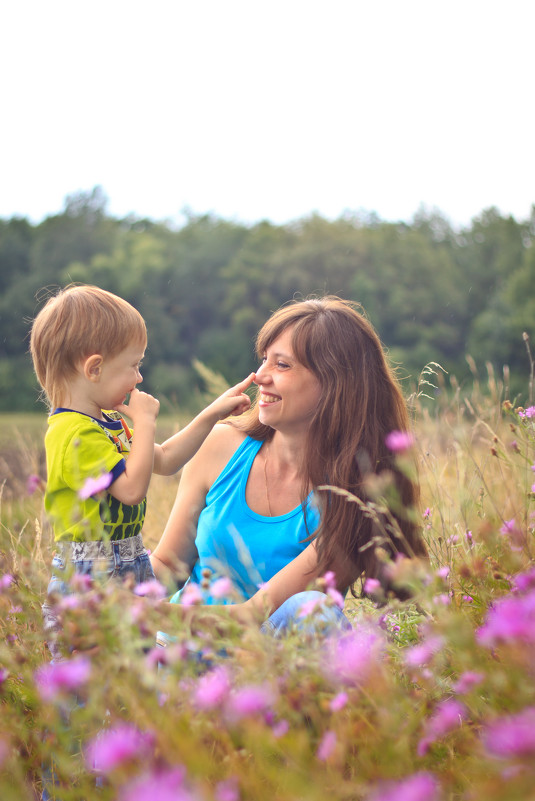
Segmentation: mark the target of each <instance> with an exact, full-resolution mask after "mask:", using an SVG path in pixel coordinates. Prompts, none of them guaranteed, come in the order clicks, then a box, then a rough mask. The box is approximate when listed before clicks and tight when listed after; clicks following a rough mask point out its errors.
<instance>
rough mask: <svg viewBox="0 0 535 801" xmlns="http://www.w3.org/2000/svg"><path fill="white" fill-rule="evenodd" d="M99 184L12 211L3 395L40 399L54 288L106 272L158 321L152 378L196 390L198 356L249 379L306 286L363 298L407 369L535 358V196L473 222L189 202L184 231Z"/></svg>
mask: <svg viewBox="0 0 535 801" xmlns="http://www.w3.org/2000/svg"><path fill="white" fill-rule="evenodd" d="M106 205H107V200H106V197H105V196H104V194H103V192H102V190H101V189H100V188H99V187H96V188H95V189H93V190H92V191H90V192H80V193H77V194H75V195H71V196H69V197H68V198H67V199H66V202H65V208H64V209H63V211H62V212H61V213H60V214H57V215H54V216H52V217H48V218H47V219H45V220H44V221H43V222H42V223H40V224H39V225H32V224H30V223H29V222H28V221H27V220H25V219H20V218H12V219H10V220H0V327H1V328H0V330H1V336H0V384H1V387H2V394H1V400H0V407H1V408H2V409H4V410H10V409H38V408H40V407H39V406H38V405H36V397H37V391H36V385H35V381H34V378H33V375H32V370H31V363H30V359H29V356H28V354H27V348H28V331H29V328H30V325H31V320H32V319H33V317H34V316H35V314H36V312H37V311H38V309H39V308H40V306H41V305H42V303H43V301H44V299H45V298H46V294H47V290H48V289H50V288H53V287H57V286H63V285H65V284H67V283H69V282H71V281H77V282H84V283H95V284H97V285H99V286H102V287H103V288H105V289H109V290H111V291H112V292H116V293H117V294H119V295H122V296H123V297H125V298H127V299H128V300H129V301H131V302H132V303H133V304H134V305H136V307H137V308H139V310H140V311H141V313H142V314H143V316H144V317H145V319H146V321H147V326H148V330H149V348H148V351H147V357H146V369H145V370H144V375H145V386H146V387H147V389H148V390H149V391H153V392H154V393H155V394H157V395H158V396H159V397H161V398H162V399H164V400H165V399H168V400H169V401H171V402H175V401H178V402H179V403H180V404H181V405H187V404H188V403H190V402H191V403H194V402H195V397H196V392H197V390H198V387H199V383H200V381H201V379H200V377H199V375H198V374H197V372H196V371H195V370H194V369H193V367H192V364H193V362H194V360H195V359H198V360H200V361H202V362H203V363H204V364H206V365H207V366H208V367H210V368H212V369H213V370H216V371H218V372H220V373H222V374H223V375H224V376H225V378H226V379H227V380H228V381H235V380H238V379H239V378H240V377H241V376H242V375H244V374H245V373H246V372H248V371H249V370H250V369H252V368H253V367H254V365H255V357H254V352H253V347H254V337H255V334H256V332H257V331H258V329H259V327H260V326H261V324H262V323H263V322H264V320H265V319H266V318H267V316H268V315H269V314H270V313H271V311H273V310H274V309H276V308H278V307H279V306H280V305H281V304H283V303H286V302H287V301H289V300H291V299H292V298H294V297H306V296H307V295H309V294H314V293H315V294H323V293H326V292H328V293H333V294H338V295H340V296H342V297H346V298H351V299H354V300H358V301H360V302H361V303H362V305H363V306H364V308H365V310H366V312H367V314H368V316H369V317H370V319H371V321H372V322H373V324H374V325H375V327H376V328H377V330H378V332H379V334H380V336H381V338H382V340H383V342H384V344H385V345H386V347H387V348H388V350H389V352H390V356H391V358H392V359H393V360H394V361H395V362H396V363H398V364H399V365H400V366H401V368H402V373H404V374H405V375H407V376H412V377H413V379H414V380H416V378H417V376H418V374H419V372H420V370H421V369H422V368H423V367H424V365H425V364H426V363H427V362H429V361H435V362H439V363H440V364H442V365H443V367H444V368H445V369H446V370H448V371H449V372H453V373H455V374H456V375H457V377H458V379H459V380H463V378H464V377H466V376H467V375H468V367H467V363H466V358H465V357H466V354H467V353H470V354H471V355H472V356H473V358H474V359H475V360H476V363H478V364H480V365H481V366H484V364H485V363H486V362H491V363H493V364H494V366H495V368H497V369H498V370H501V368H502V367H503V365H504V364H508V365H510V367H511V369H512V370H513V371H514V372H516V373H518V387H519V389H520V388H523V387H525V386H526V383H527V382H526V381H525V380H524V379H525V376H526V375H527V372H528V369H529V365H528V362H527V355H526V351H525V346H524V344H523V342H522V334H523V332H524V331H526V332H527V333H528V334H530V335H534V334H535V326H534V324H533V321H534V320H535V292H534V291H533V287H534V286H535V247H534V246H533V240H534V237H535V207H534V210H533V213H532V215H531V218H530V219H528V220H524V221H520V222H518V221H516V220H514V219H513V218H512V217H503V216H501V215H500V214H499V213H498V211H497V210H496V209H493V208H491V209H488V210H486V211H484V212H483V213H482V214H481V215H480V216H479V217H477V218H476V219H474V220H473V221H472V223H471V225H470V226H469V227H467V228H465V229H463V230H461V231H454V230H453V229H452V228H451V226H450V225H449V223H448V221H447V220H446V219H445V218H443V217H442V216H441V215H440V214H437V213H433V214H426V213H424V212H419V213H418V214H417V215H415V217H414V219H413V220H412V222H411V223H410V224H406V223H388V222H384V221H381V220H379V219H378V218H377V217H375V216H369V217H357V216H355V217H351V216H345V217H342V218H340V219H338V220H335V221H333V222H329V221H327V220H324V219H322V218H321V217H319V216H317V215H313V216H311V217H307V218H305V219H303V220H300V221H299V222H297V223H294V224H291V225H287V226H275V225H272V224H271V223H268V222H265V221H264V222H259V223H257V224H256V225H253V226H244V225H239V224H236V223H233V222H229V221H225V220H221V219H218V218H216V217H213V216H210V215H201V216H195V215H189V217H188V219H187V222H186V224H185V225H184V226H183V227H182V228H181V229H179V230H174V229H173V228H171V227H169V226H168V225H165V224H163V223H156V222H153V221H151V220H142V219H137V218H133V217H129V218H126V219H114V218H112V217H111V216H109V215H108V214H107V213H106Z"/></svg>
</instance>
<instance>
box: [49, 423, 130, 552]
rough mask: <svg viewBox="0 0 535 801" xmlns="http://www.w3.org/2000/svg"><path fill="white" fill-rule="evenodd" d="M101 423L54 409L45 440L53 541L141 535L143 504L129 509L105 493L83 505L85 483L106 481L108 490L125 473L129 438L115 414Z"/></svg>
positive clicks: (122, 537)
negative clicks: (104, 477) (94, 480)
mask: <svg viewBox="0 0 535 801" xmlns="http://www.w3.org/2000/svg"><path fill="white" fill-rule="evenodd" d="M103 415H104V417H105V419H104V420H97V419H96V418H94V417H90V416H89V415H86V414H82V413H81V412H75V411H72V410H71V409H56V410H55V411H54V412H53V413H52V414H51V415H50V417H49V418H48V431H47V433H46V437H45V448H46V464H47V474H48V479H47V485H46V492H45V510H46V513H47V515H48V517H49V519H50V522H51V524H52V527H53V529H54V539H55V541H56V542H59V541H74V542H81V541H85V540H104V539H105V540H109V539H111V540H121V539H125V538H126V537H133V536H134V535H135V534H139V533H140V532H141V529H142V526H143V521H144V518H145V509H146V499H144V500H143V501H142V502H141V503H139V504H135V505H133V506H129V505H127V504H124V503H121V502H120V501H118V500H117V499H116V498H114V497H113V496H112V495H110V493H109V492H107V491H106V490H105V489H102V490H101V491H97V492H96V493H95V494H92V495H91V496H90V497H89V498H85V499H81V498H80V496H79V493H80V491H81V490H82V491H83V488H84V487H86V489H87V485H86V482H87V481H88V479H99V478H100V477H103V476H105V475H106V474H109V475H108V479H107V480H106V483H107V485H108V486H109V484H111V483H112V482H113V481H115V479H117V478H118V477H119V476H120V475H121V473H123V471H124V470H125V467H126V463H125V457H126V456H127V454H128V452H129V450H130V446H131V442H132V435H131V433H130V430H129V429H128V426H127V425H126V423H125V421H124V420H123V419H122V418H121V417H120V415H119V414H118V413H117V412H105V413H104V412H103Z"/></svg>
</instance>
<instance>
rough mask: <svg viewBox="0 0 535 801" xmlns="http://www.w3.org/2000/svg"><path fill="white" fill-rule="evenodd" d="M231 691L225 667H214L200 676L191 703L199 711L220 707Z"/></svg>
mask: <svg viewBox="0 0 535 801" xmlns="http://www.w3.org/2000/svg"><path fill="white" fill-rule="evenodd" d="M230 690H231V683H230V676H229V673H228V671H227V669H226V668H225V667H216V668H214V669H213V670H211V671H209V672H208V673H205V674H204V676H201V677H200V679H199V680H198V682H197V687H196V688H195V691H194V694H193V701H194V703H195V705H196V706H197V707H198V708H199V709H213V708H214V707H217V706H220V705H221V704H222V703H223V701H224V700H225V699H226V698H227V696H228V694H229V692H230Z"/></svg>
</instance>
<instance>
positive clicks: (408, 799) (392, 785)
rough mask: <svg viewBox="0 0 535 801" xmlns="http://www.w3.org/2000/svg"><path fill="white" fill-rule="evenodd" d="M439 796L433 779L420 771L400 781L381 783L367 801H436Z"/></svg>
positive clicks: (438, 790) (428, 774)
mask: <svg viewBox="0 0 535 801" xmlns="http://www.w3.org/2000/svg"><path fill="white" fill-rule="evenodd" d="M440 795H441V793H440V786H439V784H438V782H437V780H436V779H435V777H434V776H433V775H432V774H431V773H427V772H426V771H421V772H419V773H413V775H412V776H407V778H405V779H401V781H397V782H396V781H390V782H384V783H382V784H381V785H380V786H379V787H378V788H377V790H376V791H375V792H374V793H372V795H371V796H370V797H369V798H368V800H367V801H438V800H439V798H440Z"/></svg>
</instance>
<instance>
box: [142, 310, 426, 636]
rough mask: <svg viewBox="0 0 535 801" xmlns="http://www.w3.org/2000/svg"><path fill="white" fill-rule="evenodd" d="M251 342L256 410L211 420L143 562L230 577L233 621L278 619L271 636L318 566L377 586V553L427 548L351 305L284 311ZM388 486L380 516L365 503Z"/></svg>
mask: <svg viewBox="0 0 535 801" xmlns="http://www.w3.org/2000/svg"><path fill="white" fill-rule="evenodd" d="M256 344H257V353H258V356H259V358H260V359H261V365H260V367H259V369H258V371H257V373H256V378H255V383H256V384H257V386H258V392H257V398H256V402H255V404H254V405H253V407H252V409H251V411H250V412H249V413H247V414H246V415H243V416H242V417H241V418H239V420H237V421H235V422H232V423H227V424H225V425H219V426H216V428H215V429H214V430H213V431H212V433H211V434H210V435H209V436H208V438H207V440H206V442H205V443H204V444H203V446H202V447H201V449H200V450H199V451H198V453H197V454H196V455H195V456H194V458H193V459H192V460H191V461H190V462H189V464H188V465H187V466H186V468H185V469H184V472H183V475H182V479H181V481H180V485H179V489H178V494H177V498H176V501H175V504H174V507H173V510H172V513H171V516H170V518H169V522H168V524H167V526H166V529H165V531H164V534H163V536H162V539H161V541H160V543H159V545H158V546H157V548H156V549H155V551H154V554H153V556H152V564H153V568H154V571H155V573H156V576H157V577H160V578H162V579H163V578H164V576H165V575H166V571H167V570H168V569H171V570H176V567H177V563H183V564H185V565H186V569H187V573H188V574H189V573H191V571H192V570H193V573H192V574H191V578H190V582H189V583H196V584H202V583H203V578H204V584H206V579H205V577H206V573H207V570H209V571H211V573H212V577H218V576H228V577H229V578H230V579H231V580H232V581H233V583H234V586H235V587H236V589H237V591H238V593H239V595H240V598H241V600H240V602H239V603H237V604H236V605H235V606H233V607H230V611H231V613H232V614H233V615H235V616H236V617H238V618H239V619H241V620H243V621H247V620H250V619H254V620H265V619H266V618H267V617H269V616H270V615H273V613H275V615H274V616H273V617H272V618H271V621H270V627H271V628H280V626H284V625H286V623H287V622H288V611H287V608H288V606H290V607H291V613H290V616H291V615H293V614H294V613H295V611H296V602H295V598H294V596H295V595H296V594H297V593H301V592H303V591H304V590H306V589H307V587H308V586H309V585H310V584H311V582H313V580H314V579H315V578H316V577H319V576H322V575H324V574H325V573H326V571H333V573H334V574H335V581H336V587H337V589H338V590H339V591H340V592H341V593H345V592H346V591H347V589H348V588H349V587H352V586H353V584H354V583H355V582H356V581H357V580H358V579H359V578H361V577H363V576H364V575H365V576H366V577H376V578H380V579H381V580H382V581H383V583H384V582H385V581H386V579H385V575H386V573H385V571H384V570H382V569H381V566H382V565H384V561H381V559H380V558H379V556H378V551H377V548H376V545H381V546H382V553H383V559H384V554H385V552H386V553H387V554H389V555H390V556H391V557H393V556H395V554H396V553H403V554H405V555H408V556H414V555H416V556H425V546H424V544H423V541H422V539H421V536H420V532H419V529H418V528H417V526H416V525H415V523H414V522H413V520H414V516H413V515H412V516H411V512H413V510H414V506H415V503H416V500H417V498H416V495H417V490H416V488H415V486H414V485H413V483H412V482H411V481H410V480H409V479H408V478H407V477H406V476H404V474H403V473H401V472H400V471H399V470H398V469H397V467H396V463H395V458H394V455H393V454H392V453H391V452H390V451H389V449H388V447H387V445H386V438H387V435H388V434H389V433H390V432H391V431H402V432H403V431H407V430H408V426H409V421H408V415H407V410H406V406H405V403H404V400H403V397H402V394H401V391H400V389H399V386H398V383H397V381H396V379H395V377H394V375H393V373H392V371H391V369H390V368H389V366H388V365H387V362H386V360H385V356H384V353H383V350H382V347H381V343H380V341H379V339H378V337H377V335H376V333H375V331H374V330H373V327H372V326H371V324H370V323H369V322H368V320H367V319H366V318H365V317H364V316H363V314H362V313H361V312H360V311H359V310H358V307H357V305H356V304H353V303H351V302H349V301H343V300H341V299H339V298H336V297H325V298H321V299H313V300H305V301H298V302H294V303H291V304H290V305H287V306H284V307H283V308H282V309H280V310H279V311H277V312H275V313H274V314H273V315H272V317H271V318H270V319H269V320H268V321H267V323H266V324H265V325H264V326H263V328H262V329H261V331H260V333H259V334H258V337H257V343H256ZM387 484H390V490H392V488H394V489H395V490H396V500H395V501H394V507H395V508H393V510H392V513H391V514H389V513H385V512H382V511H381V510H380V509H379V508H378V507H374V506H373V505H372V506H367V507H366V506H364V504H366V502H368V501H371V500H373V497H374V493H376V491H377V486H378V485H380V486H381V487H383V486H384V485H387ZM326 485H327V486H326ZM331 488H337V490H334V489H331ZM339 490H342V492H340V491H339ZM343 491H345V492H343ZM348 493H351V495H352V496H357V498H359V499H360V502H355V499H354V497H353V498H350V497H349V496H348ZM374 509H375V511H374ZM205 598H206V603H212V602H214V600H215V602H216V603H220V601H218V600H217V599H213V598H212V597H210V594H209V592H207V593H205ZM300 600H301V601H302V597H300ZM283 605H284V606H283ZM277 610H279V611H278V612H277Z"/></svg>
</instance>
